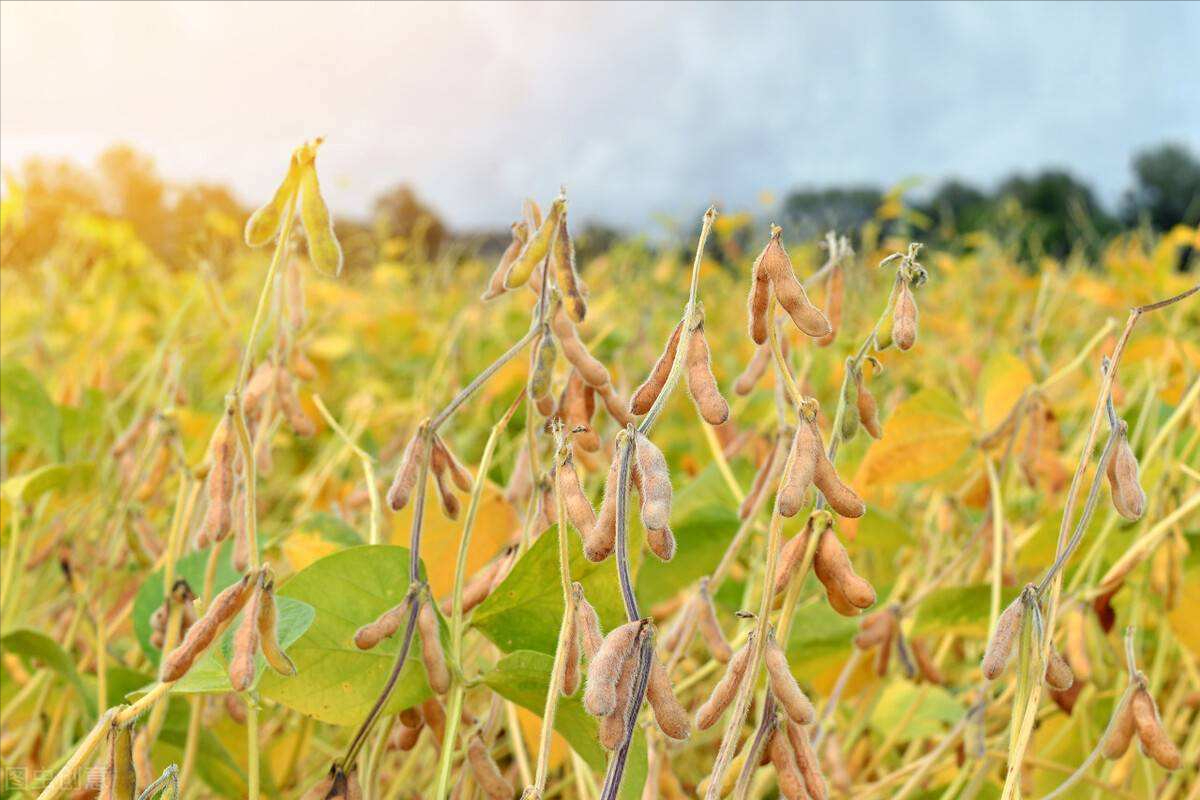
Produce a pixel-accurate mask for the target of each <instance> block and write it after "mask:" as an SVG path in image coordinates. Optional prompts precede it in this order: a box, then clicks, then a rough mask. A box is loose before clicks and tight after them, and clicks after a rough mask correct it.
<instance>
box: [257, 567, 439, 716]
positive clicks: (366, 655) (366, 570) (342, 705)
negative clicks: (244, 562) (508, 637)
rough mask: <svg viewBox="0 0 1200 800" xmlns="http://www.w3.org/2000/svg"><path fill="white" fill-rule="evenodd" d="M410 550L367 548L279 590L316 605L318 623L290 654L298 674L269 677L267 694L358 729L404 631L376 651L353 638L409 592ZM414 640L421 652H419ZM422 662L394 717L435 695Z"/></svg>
mask: <svg viewBox="0 0 1200 800" xmlns="http://www.w3.org/2000/svg"><path fill="white" fill-rule="evenodd" d="M408 565H409V560H408V549H407V548H405V547H396V546H393V545H361V546H359V547H352V548H349V549H347V550H341V551H339V552H336V553H333V554H331V555H328V556H325V557H324V558H321V559H319V560H317V561H314V562H313V563H312V564H310V565H309V566H308V567H306V568H305V569H303V570H301V571H300V572H298V573H296V574H295V575H293V576H292V577H291V579H289V580H288V581H287V583H285V584H283V586H281V587H280V588H279V590H278V594H279V596H280V598H281V599H283V598H292V599H295V600H299V601H301V602H304V603H307V604H308V605H310V606H312V607H313V608H314V609H315V611H316V618H315V619H314V621H313V624H312V625H311V626H310V627H309V628H308V630H307V631H306V632H305V633H304V635H303V636H302V637H300V639H299V640H298V641H297V642H296V643H295V644H293V645H292V646H291V647H290V648H289V649H288V655H289V656H290V657H291V659H292V661H294V662H295V664H296V670H297V674H296V675H295V676H294V677H291V678H286V677H283V676H281V675H276V674H275V673H273V672H270V673H268V674H267V675H265V676H264V677H263V680H262V683H261V684H260V686H259V691H260V693H261V694H262V695H263V696H264V697H266V698H269V699H271V700H274V701H276V702H278V703H282V704H283V705H285V706H288V707H289V708H292V709H295V710H296V711H299V712H300V713H302V714H306V715H308V716H310V717H313V718H315V719H317V720H318V721H320V722H328V723H332V724H334V725H356V724H358V723H359V722H361V721H362V719H363V717H365V716H366V714H367V712H368V711H369V710H370V708H371V706H372V704H374V702H375V700H376V699H377V698H378V697H379V693H380V692H381V691H382V690H383V685H384V683H385V682H386V681H387V678H388V674H389V673H390V672H391V669H392V664H393V662H394V661H395V656H396V651H397V650H398V649H399V647H400V640H401V638H402V635H401V634H402V633H403V628H401V631H400V632H399V633H398V634H397V635H396V636H393V637H391V638H390V639H385V640H384V641H382V642H380V643H379V645H378V646H376V647H375V648H374V649H372V650H359V649H358V648H357V647H355V646H354V632H355V631H356V630H358V629H359V628H360V627H361V626H363V625H365V624H366V623H368V622H370V621H372V620H373V619H375V618H376V617H378V616H379V615H380V614H382V613H383V612H384V611H387V610H388V609H389V608H393V607H394V606H396V605H398V604H399V603H400V602H401V601H402V600H403V599H404V595H405V593H407V591H408ZM418 641H419V637H414V639H413V648H414V652H419V651H416V648H417V647H418V646H419V645H418V644H417V643H418ZM429 696H430V693H429V686H428V683H427V682H426V679H425V672H424V668H423V667H422V665H421V659H420V658H416V657H412V656H410V657H409V658H408V660H407V661H406V663H405V665H404V668H403V670H401V672H400V677H399V679H398V681H397V684H396V688H395V691H394V692H393V694H392V699H391V700H390V701H389V703H388V706H387V710H388V711H399V710H401V709H403V708H408V707H409V706H412V705H414V704H416V703H419V702H421V701H422V700H424V699H425V698H427V697H429Z"/></svg>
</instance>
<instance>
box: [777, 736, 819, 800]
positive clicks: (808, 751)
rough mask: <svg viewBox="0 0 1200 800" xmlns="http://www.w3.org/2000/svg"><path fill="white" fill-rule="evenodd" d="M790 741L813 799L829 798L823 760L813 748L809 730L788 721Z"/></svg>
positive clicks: (809, 794) (806, 787) (805, 785)
mask: <svg viewBox="0 0 1200 800" xmlns="http://www.w3.org/2000/svg"><path fill="white" fill-rule="evenodd" d="M787 737H788V742H789V743H790V744H791V746H792V755H793V756H794V757H795V759H796V766H797V767H798V768H799V770H800V774H801V775H802V776H804V788H805V790H806V791H807V792H808V796H809V797H810V798H812V800H828V798H829V789H828V788H827V787H826V785H825V776H824V775H823V774H822V773H821V762H820V759H818V758H817V752H816V750H814V749H813V746H812V741H811V740H810V739H809V738H808V731H807V730H806V729H805V728H804V727H802V726H801V725H799V724H797V723H796V722H788V723H787Z"/></svg>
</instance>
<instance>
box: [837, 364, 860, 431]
mask: <svg viewBox="0 0 1200 800" xmlns="http://www.w3.org/2000/svg"><path fill="white" fill-rule="evenodd" d="M861 382H862V377H861V376H860V375H858V373H857V371H856V370H855V369H854V363H853V359H850V358H847V359H846V375H845V377H844V378H843V379H842V398H841V404H842V429H841V432H842V440H843V441H846V442H848V441H850V440H851V439H853V438H854V434H856V433H858V423H859V414H858V386H859V384H860V383H861Z"/></svg>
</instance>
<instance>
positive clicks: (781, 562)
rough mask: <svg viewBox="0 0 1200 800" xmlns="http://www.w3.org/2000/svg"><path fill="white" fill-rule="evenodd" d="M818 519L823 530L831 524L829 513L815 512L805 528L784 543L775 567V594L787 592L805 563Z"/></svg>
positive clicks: (805, 524)
mask: <svg viewBox="0 0 1200 800" xmlns="http://www.w3.org/2000/svg"><path fill="white" fill-rule="evenodd" d="M818 518H820V524H821V525H822V530H823V529H824V527H825V526H827V525H828V524H829V512H827V511H814V512H813V513H812V515H811V516H810V517H809V518H808V520H807V521H806V522H805V523H804V528H803V529H802V530H801V531H800V532H799V533H797V534H796V535H795V536H793V537H792V538H790V539H788V540H787V541H786V542H784V543H783V547H781V548H780V549H779V559H778V562H777V564H776V566H775V589H774V592H775V594H782V593H783V592H784V591H786V590H787V587H788V585H789V584H790V583H791V582H792V578H794V577H795V576H796V570H798V569H799V568H800V564H801V563H802V562H803V561H804V554H805V553H806V552H808V542H809V539H810V538H811V536H812V534H813V531H814V530H816V527H817V523H818ZM818 533H819V531H818Z"/></svg>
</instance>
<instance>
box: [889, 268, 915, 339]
mask: <svg viewBox="0 0 1200 800" xmlns="http://www.w3.org/2000/svg"><path fill="white" fill-rule="evenodd" d="M892 339H894V340H895V342H896V346H897V347H899V348H900V349H901V350H908V349H910V348H911V347H912V346H913V345H914V344H916V343H917V301H916V298H914V297H913V293H912V289H910V288H909V286H908V282H907V281H901V282H900V290H899V291H898V292H897V294H896V303H895V305H894V306H893V307H892Z"/></svg>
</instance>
